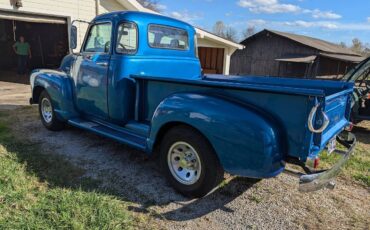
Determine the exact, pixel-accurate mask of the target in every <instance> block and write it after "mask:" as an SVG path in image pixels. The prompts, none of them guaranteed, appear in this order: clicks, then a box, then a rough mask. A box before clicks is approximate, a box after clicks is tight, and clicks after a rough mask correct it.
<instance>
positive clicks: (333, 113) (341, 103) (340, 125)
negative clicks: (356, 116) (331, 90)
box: [320, 89, 353, 148]
mask: <svg viewBox="0 0 370 230" xmlns="http://www.w3.org/2000/svg"><path fill="white" fill-rule="evenodd" d="M352 92H353V90H352V89H347V90H344V91H341V92H339V93H336V94H333V95H330V96H327V97H326V98H325V109H324V111H325V114H326V115H327V117H328V118H329V125H328V126H327V128H326V129H325V130H324V131H323V132H322V134H321V138H320V139H321V141H320V145H321V148H323V147H325V146H326V145H327V143H328V142H329V141H330V140H331V139H333V138H334V137H335V136H336V135H337V134H338V133H340V132H341V131H342V130H343V129H344V128H345V127H346V126H347V125H348V124H349V116H350V111H351V101H350V100H351V95H352Z"/></svg>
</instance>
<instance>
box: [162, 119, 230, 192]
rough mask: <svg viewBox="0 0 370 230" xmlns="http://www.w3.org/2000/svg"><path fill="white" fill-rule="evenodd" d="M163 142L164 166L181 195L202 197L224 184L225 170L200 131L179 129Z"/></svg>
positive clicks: (164, 170)
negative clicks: (222, 181)
mask: <svg viewBox="0 0 370 230" xmlns="http://www.w3.org/2000/svg"><path fill="white" fill-rule="evenodd" d="M162 140H163V141H162V143H161V146H160V161H161V167H162V170H163V172H164V174H165V176H166V177H167V179H168V181H169V183H170V184H171V185H172V186H173V187H174V188H175V189H176V190H177V191H178V192H180V193H181V194H183V195H185V196H189V197H203V196H205V195H207V194H208V193H209V192H210V191H211V190H212V189H213V188H214V187H216V186H217V185H218V184H219V183H220V182H221V180H222V179H223V175H224V171H223V168H222V167H221V165H220V163H219V160H218V158H217V156H216V153H215V152H214V150H213V148H212V146H211V145H210V144H209V142H208V141H207V139H206V138H204V136H203V135H201V134H200V133H199V132H198V131H196V130H194V129H192V128H190V127H188V126H177V127H174V128H172V129H170V130H169V131H168V132H167V133H166V134H165V136H164V138H163V139H162Z"/></svg>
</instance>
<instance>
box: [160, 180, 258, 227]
mask: <svg viewBox="0 0 370 230" xmlns="http://www.w3.org/2000/svg"><path fill="white" fill-rule="evenodd" d="M259 181H260V180H257V179H250V178H242V177H235V178H233V179H232V180H231V181H230V182H229V183H228V184H227V185H226V186H223V187H221V188H218V189H217V190H216V191H214V192H213V193H211V194H209V195H208V196H206V197H203V198H200V199H197V200H194V201H193V202H192V203H190V204H186V205H184V206H183V207H181V208H179V209H176V210H173V211H170V212H167V213H164V214H162V215H161V216H162V217H164V218H165V219H167V220H173V221H187V220H192V219H196V218H200V217H202V216H205V215H207V214H209V213H211V212H213V211H216V210H218V209H220V210H222V211H224V212H234V211H233V210H232V209H229V208H227V207H226V205H227V204H228V203H230V202H232V201H233V200H234V199H236V198H237V197H239V196H240V195H242V194H243V193H244V192H245V191H247V190H248V189H250V188H251V187H252V186H253V185H254V184H256V183H257V182H259Z"/></svg>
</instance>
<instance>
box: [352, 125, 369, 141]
mask: <svg viewBox="0 0 370 230" xmlns="http://www.w3.org/2000/svg"><path fill="white" fill-rule="evenodd" d="M352 132H353V133H354V134H355V135H356V138H357V140H358V141H359V142H361V143H364V144H370V138H369V137H370V129H367V128H365V127H360V126H355V127H353V129H352Z"/></svg>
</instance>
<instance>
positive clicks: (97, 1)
mask: <svg viewBox="0 0 370 230" xmlns="http://www.w3.org/2000/svg"><path fill="white" fill-rule="evenodd" d="M99 8H100V0H95V14H96V16H98V15H99V14H100V10H99Z"/></svg>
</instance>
